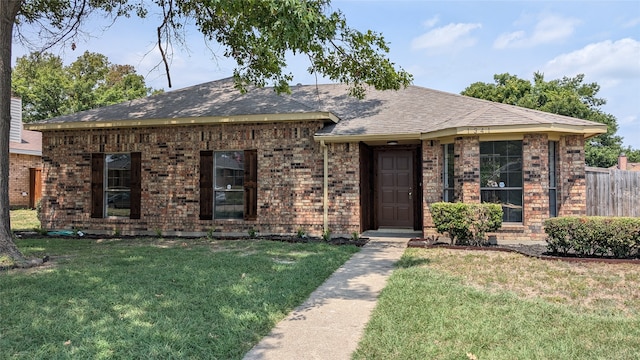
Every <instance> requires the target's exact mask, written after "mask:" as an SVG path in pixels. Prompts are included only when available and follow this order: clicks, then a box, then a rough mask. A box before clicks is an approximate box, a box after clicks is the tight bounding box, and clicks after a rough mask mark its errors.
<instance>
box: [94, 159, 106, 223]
mask: <svg viewBox="0 0 640 360" xmlns="http://www.w3.org/2000/svg"><path fill="white" fill-rule="evenodd" d="M103 183H104V154H103V153H93V154H91V217H92V218H103V217H104V184H103Z"/></svg>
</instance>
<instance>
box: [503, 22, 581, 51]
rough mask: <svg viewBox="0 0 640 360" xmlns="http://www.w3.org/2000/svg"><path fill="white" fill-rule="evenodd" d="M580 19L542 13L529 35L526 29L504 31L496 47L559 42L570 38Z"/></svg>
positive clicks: (516, 46) (524, 46) (517, 46)
mask: <svg viewBox="0 0 640 360" xmlns="http://www.w3.org/2000/svg"><path fill="white" fill-rule="evenodd" d="M579 24H580V21H579V20H577V19H573V18H568V17H561V16H558V15H540V16H539V17H538V20H537V22H536V24H535V26H534V27H533V30H532V31H531V33H530V34H529V35H528V34H527V32H526V31H525V30H518V31H514V32H509V33H504V34H501V35H500V36H498V38H497V39H496V40H495V41H494V43H493V47H494V48H496V49H506V48H526V47H533V46H537V45H541V44H549V43H557V42H561V41H563V40H565V39H567V38H569V37H570V36H571V35H572V34H573V32H574V30H575V28H576V26H578V25H579Z"/></svg>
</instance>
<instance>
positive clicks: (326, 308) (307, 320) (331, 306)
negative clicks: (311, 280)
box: [244, 232, 419, 360]
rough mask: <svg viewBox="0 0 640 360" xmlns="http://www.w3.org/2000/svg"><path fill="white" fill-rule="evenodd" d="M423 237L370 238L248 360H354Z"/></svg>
mask: <svg viewBox="0 0 640 360" xmlns="http://www.w3.org/2000/svg"><path fill="white" fill-rule="evenodd" d="M417 235H419V234H417V233H409V232H408V233H406V234H398V233H393V234H391V233H381V232H372V233H367V234H364V236H367V237H369V238H370V240H369V243H367V245H365V246H364V247H363V248H362V250H360V252H358V253H357V254H355V255H353V257H352V258H351V259H349V261H347V262H346V263H345V264H344V265H342V267H340V268H339V269H338V270H336V272H335V273H334V274H333V275H331V277H329V278H328V279H327V280H326V281H325V282H324V283H323V284H322V285H320V287H319V288H317V289H316V290H315V291H314V292H313V293H312V294H311V295H310V296H309V299H307V301H305V302H304V303H303V304H302V305H301V306H300V307H298V308H296V309H295V310H294V311H293V312H291V313H290V314H289V315H288V316H287V317H286V318H285V319H284V320H282V321H280V322H279V323H278V324H277V325H276V327H275V328H274V329H273V330H271V333H270V334H269V335H267V336H266V337H265V338H263V339H262V340H261V341H260V342H259V343H258V344H257V345H256V346H254V347H253V349H251V351H249V352H248V353H247V354H246V355H245V357H244V359H245V360H258V359H260V360H266V359H277V360H287V359H296V360H297V359H331V360H339V359H350V358H351V353H353V351H355V349H356V347H357V345H358V341H360V337H361V336H362V333H363V331H364V327H365V325H366V324H367V322H368V321H369V316H370V315H371V311H372V310H373V308H374V307H375V305H376V300H377V298H378V295H379V294H380V291H382V289H383V288H384V286H385V284H386V281H387V278H388V277H389V275H391V272H392V271H393V269H394V264H395V262H396V261H398V259H400V256H402V254H403V253H404V250H405V249H406V247H407V241H408V240H409V239H410V238H411V237H414V236H417Z"/></svg>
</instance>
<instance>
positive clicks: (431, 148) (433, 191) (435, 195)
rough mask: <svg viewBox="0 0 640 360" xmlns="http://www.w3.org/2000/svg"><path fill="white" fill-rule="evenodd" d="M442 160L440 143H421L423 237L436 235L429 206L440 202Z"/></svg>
mask: <svg viewBox="0 0 640 360" xmlns="http://www.w3.org/2000/svg"><path fill="white" fill-rule="evenodd" d="M443 158H444V154H443V152H442V145H441V144H440V141H435V140H434V141H431V140H429V141H423V142H422V197H423V201H422V213H423V221H422V231H423V234H424V235H425V236H429V235H436V234H437V232H436V231H435V229H434V225H433V218H432V217H431V211H430V209H429V206H430V205H431V204H433V203H435V202H439V201H442V193H443V186H444V185H443V178H442V174H443V172H442V171H443V165H444V163H443V161H444V160H443Z"/></svg>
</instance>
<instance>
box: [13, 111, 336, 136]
mask: <svg viewBox="0 0 640 360" xmlns="http://www.w3.org/2000/svg"><path fill="white" fill-rule="evenodd" d="M316 120H321V121H327V122H333V123H337V122H338V121H339V120H340V119H339V118H338V117H337V116H335V115H334V114H333V113H330V112H309V113H288V114H255V115H232V116H204V117H188V118H172V119H122V120H111V121H76V122H59V123H28V124H24V127H25V129H28V130H35V131H51V130H87V129H108V128H137V127H158V126H184V125H209V124H246V123H272V122H294V121H316Z"/></svg>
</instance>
